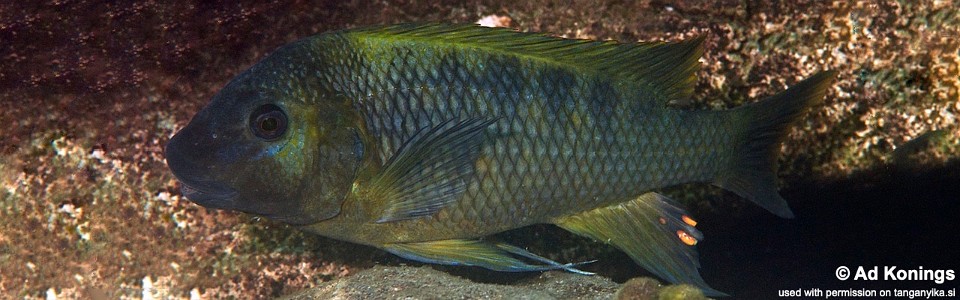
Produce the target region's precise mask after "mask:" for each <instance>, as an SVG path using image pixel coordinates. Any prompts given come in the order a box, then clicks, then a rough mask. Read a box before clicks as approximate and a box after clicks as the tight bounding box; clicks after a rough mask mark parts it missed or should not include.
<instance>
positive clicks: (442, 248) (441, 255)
mask: <svg viewBox="0 0 960 300" xmlns="http://www.w3.org/2000/svg"><path fill="white" fill-rule="evenodd" d="M383 249H384V250H387V251H388V252H390V253H393V254H395V255H397V256H400V257H403V258H406V259H411V260H416V261H420V262H425V263H433V264H442V265H464V266H477V267H483V268H487V269H490V270H494V271H505V272H526V271H548V270H567V271H570V272H573V273H578V274H585V275H591V274H593V273H590V272H584V271H581V270H577V269H575V267H576V266H579V265H582V264H587V263H591V262H592V261H591V262H583V263H575V264H561V263H558V262H555V261H552V260H549V259H547V258H544V257H541V256H538V255H536V254H533V253H530V252H528V251H526V250H523V249H521V248H519V247H516V246H511V245H507V244H499V243H496V244H493V243H487V242H483V241H478V240H457V239H454V240H439V241H430V242H419V243H397V244H387V245H384V246H383ZM514 256H519V257H522V258H527V259H530V260H533V261H536V262H540V263H544V265H535V264H529V263H527V262H524V261H523V260H520V259H518V258H516V257H514Z"/></svg>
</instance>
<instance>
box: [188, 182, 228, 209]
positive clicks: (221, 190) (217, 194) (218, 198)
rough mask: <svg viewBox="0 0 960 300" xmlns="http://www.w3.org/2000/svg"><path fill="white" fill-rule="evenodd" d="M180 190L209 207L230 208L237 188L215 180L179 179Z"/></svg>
mask: <svg viewBox="0 0 960 300" xmlns="http://www.w3.org/2000/svg"><path fill="white" fill-rule="evenodd" d="M180 185H181V186H180V192H181V193H183V195H184V196H185V197H187V199H190V201H193V202H195V203H197V204H200V205H203V206H206V207H211V208H230V207H231V206H232V204H233V199H234V198H235V197H236V196H237V190H235V189H233V188H231V187H228V186H226V185H224V184H222V183H219V182H216V181H200V182H189V181H186V180H183V179H182V178H181V179H180Z"/></svg>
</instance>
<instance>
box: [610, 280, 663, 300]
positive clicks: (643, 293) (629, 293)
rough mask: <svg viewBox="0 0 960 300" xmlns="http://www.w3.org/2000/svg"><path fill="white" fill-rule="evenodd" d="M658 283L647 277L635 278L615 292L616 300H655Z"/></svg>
mask: <svg viewBox="0 0 960 300" xmlns="http://www.w3.org/2000/svg"><path fill="white" fill-rule="evenodd" d="M659 290H660V282H659V281H657V280H656V279H653V278H649V277H637V278H633V279H630V280H627V282H624V283H623V286H621V287H620V290H618V291H617V295H616V299H617V300H643V299H656V298H657V291H659Z"/></svg>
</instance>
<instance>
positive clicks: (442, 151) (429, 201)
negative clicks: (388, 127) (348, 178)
mask: <svg viewBox="0 0 960 300" xmlns="http://www.w3.org/2000/svg"><path fill="white" fill-rule="evenodd" d="M492 123H493V120H489V119H481V118H467V119H463V120H448V121H445V122H442V123H440V124H436V125H434V126H433V127H428V128H423V129H421V130H420V131H418V132H417V133H416V134H414V136H413V137H411V138H410V140H409V141H407V142H406V143H405V144H404V145H403V146H401V147H400V149H399V150H397V153H396V154H394V155H393V157H392V158H390V160H389V161H388V162H387V163H386V167H385V169H384V171H383V173H381V174H379V175H378V176H377V177H376V178H375V179H374V181H373V182H372V184H371V187H372V188H373V189H375V191H374V192H375V193H377V197H378V198H380V199H385V200H386V201H388V203H387V206H386V209H385V211H384V212H383V215H381V217H380V219H379V220H377V222H378V223H383V222H392V221H398V220H406V219H412V218H417V217H422V216H427V215H431V214H433V213H435V212H436V211H437V210H439V209H440V208H443V207H444V206H446V205H447V204H450V203H451V202H453V201H456V200H457V199H459V197H460V196H461V194H462V193H463V191H464V190H465V189H466V186H467V180H468V179H469V177H470V176H471V175H473V172H474V164H475V163H476V159H477V156H478V155H479V153H480V147H481V144H482V142H483V130H484V129H485V128H486V127H487V126H489V125H490V124H492Z"/></svg>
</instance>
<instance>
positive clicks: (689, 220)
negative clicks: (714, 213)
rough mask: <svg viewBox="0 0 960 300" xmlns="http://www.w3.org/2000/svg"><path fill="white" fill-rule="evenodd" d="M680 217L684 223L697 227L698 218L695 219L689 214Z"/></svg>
mask: <svg viewBox="0 0 960 300" xmlns="http://www.w3.org/2000/svg"><path fill="white" fill-rule="evenodd" d="M680 219H682V220H683V222H684V223H687V225H690V226H693V227H696V226H697V220H694V219H693V218H691V217H690V216H688V215H683V216H680Z"/></svg>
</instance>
